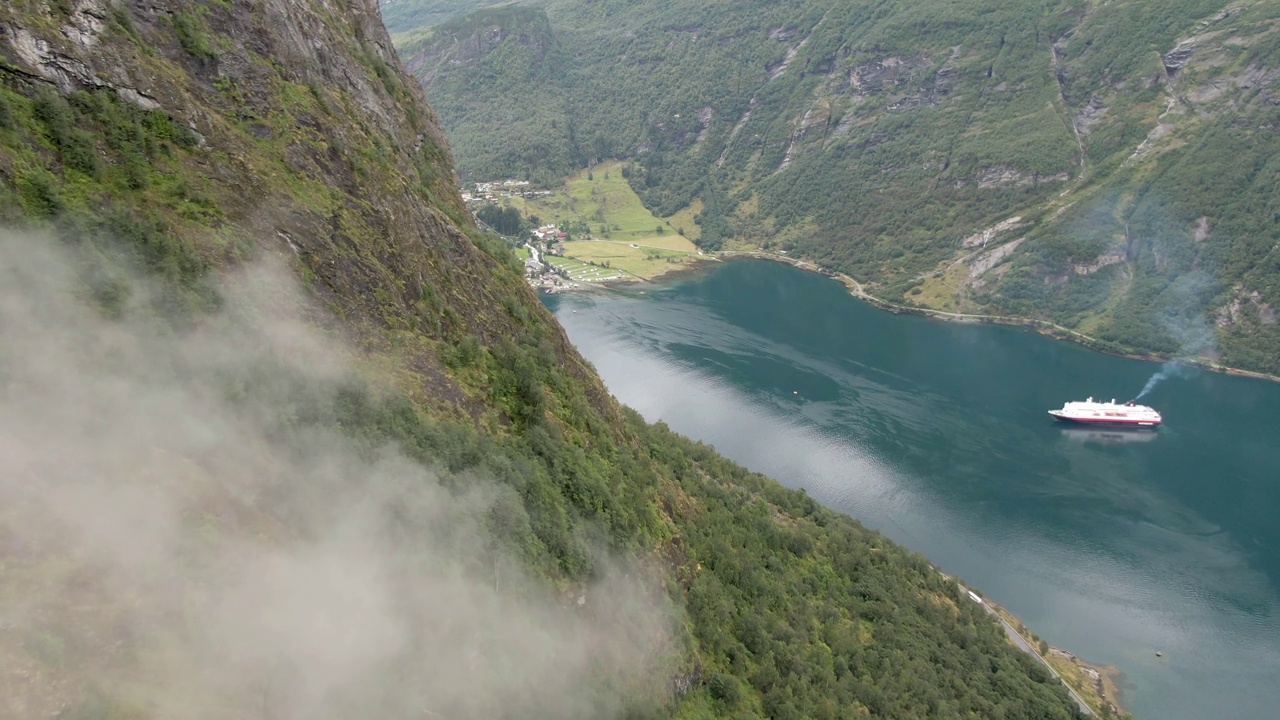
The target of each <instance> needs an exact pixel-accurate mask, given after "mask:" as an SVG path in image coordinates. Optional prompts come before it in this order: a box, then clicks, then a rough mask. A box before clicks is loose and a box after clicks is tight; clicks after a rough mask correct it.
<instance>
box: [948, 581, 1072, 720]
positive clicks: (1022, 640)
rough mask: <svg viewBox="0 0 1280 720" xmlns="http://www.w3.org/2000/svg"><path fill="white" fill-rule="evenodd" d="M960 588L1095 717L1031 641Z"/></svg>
mask: <svg viewBox="0 0 1280 720" xmlns="http://www.w3.org/2000/svg"><path fill="white" fill-rule="evenodd" d="M960 589H961V590H963V591H964V592H966V593H968V594H969V597H971V598H973V599H974V601H975V602H977V603H978V604H979V605H981V606H982V609H983V610H986V611H987V612H988V613H989V614H990V615H991V616H992V617H994V618H995V619H996V620H999V621H1000V627H1003V628H1004V632H1005V634H1006V635H1008V636H1009V639H1010V640H1012V641H1013V644H1014V645H1017V646H1018V647H1020V648H1022V649H1023V651H1025V652H1027V653H1028V654H1030V655H1031V656H1032V657H1034V658H1035V659H1037V660H1039V661H1040V662H1041V663H1042V664H1043V665H1044V666H1045V667H1046V668H1048V669H1049V672H1051V673H1053V676H1054V677H1056V678H1058V680H1059V682H1061V683H1062V686H1063V687H1065V688H1066V689H1067V692H1068V693H1070V694H1071V699H1072V700H1075V701H1076V704H1077V705H1079V706H1080V712H1082V713H1084V714H1085V716H1086V717H1097V715H1095V714H1094V712H1093V710H1092V709H1091V708H1090V707H1089V706H1088V705H1087V704H1085V701H1084V699H1083V698H1081V697H1080V695H1079V694H1078V693H1077V692H1076V691H1075V690H1074V689H1072V687H1071V686H1070V685H1068V684H1067V681H1066V680H1063V679H1062V676H1061V675H1059V674H1058V671H1057V670H1054V669H1053V666H1052V665H1050V664H1049V661H1048V660H1045V659H1044V656H1042V655H1041V654H1040V651H1039V650H1037V649H1036V648H1035V647H1034V646H1032V645H1031V643H1029V642H1027V639H1026V638H1024V637H1022V635H1020V634H1019V633H1018V631H1017V630H1014V629H1013V626H1012V625H1010V624H1009V623H1008V622H1006V621H1005V619H1004V618H1002V617H1000V614H999V613H997V612H996V611H995V610H994V609H992V607H991V606H990V605H988V604H987V602H986V601H985V600H983V599H982V598H980V597H978V595H977V594H976V593H974V592H972V591H970V590H969V588H967V587H965V586H963V585H961V586H960Z"/></svg>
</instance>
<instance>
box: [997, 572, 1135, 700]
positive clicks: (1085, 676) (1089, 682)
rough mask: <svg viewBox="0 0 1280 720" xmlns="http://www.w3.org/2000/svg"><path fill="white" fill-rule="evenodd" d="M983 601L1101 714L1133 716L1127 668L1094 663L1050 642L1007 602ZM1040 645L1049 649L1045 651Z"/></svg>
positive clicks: (1037, 655)
mask: <svg viewBox="0 0 1280 720" xmlns="http://www.w3.org/2000/svg"><path fill="white" fill-rule="evenodd" d="M983 602H984V603H985V604H986V605H987V606H989V607H990V608H992V609H993V610H994V611H995V614H996V616H997V617H999V618H1000V619H1001V620H1002V621H1004V623H1005V625H1006V627H1007V628H1009V629H1012V630H1013V631H1014V632H1016V633H1017V634H1018V635H1019V636H1021V637H1022V639H1023V640H1024V641H1026V642H1027V644H1028V645H1030V646H1031V647H1032V648H1034V649H1035V652H1034V653H1033V654H1034V655H1035V656H1036V657H1038V658H1040V660H1041V662H1043V663H1044V664H1045V665H1047V666H1048V667H1049V669H1050V670H1053V671H1054V673H1055V674H1056V675H1057V676H1058V678H1059V679H1060V680H1062V682H1063V684H1065V685H1066V686H1067V687H1069V688H1071V689H1072V690H1073V691H1074V692H1075V693H1076V694H1077V695H1078V696H1081V697H1082V699H1083V700H1084V701H1085V702H1086V703H1087V704H1088V706H1089V709H1090V710H1092V711H1093V712H1094V713H1095V714H1096V715H1097V716H1099V717H1107V715H1106V714H1105V713H1106V711H1107V710H1109V711H1110V713H1111V715H1112V716H1115V717H1125V716H1129V717H1132V715H1131V714H1130V713H1129V711H1128V710H1126V709H1125V708H1124V704H1123V703H1124V690H1123V688H1124V671H1122V670H1121V669H1120V668H1118V667H1116V666H1115V665H1098V664H1096V663H1091V662H1089V661H1087V660H1084V659H1082V658H1081V657H1079V656H1078V655H1075V654H1074V653H1072V652H1070V651H1067V650H1063V649H1062V648H1060V647H1056V646H1054V645H1050V644H1049V643H1047V642H1045V641H1043V640H1041V639H1040V638H1039V637H1038V636H1037V635H1036V634H1035V633H1034V632H1032V631H1031V629H1030V628H1028V627H1027V625H1026V623H1024V622H1022V620H1021V619H1019V618H1018V616H1016V615H1014V614H1013V613H1011V612H1009V610H1008V609H1006V608H1005V607H1004V606H1003V605H1000V604H999V603H996V602H992V601H991V599H990V598H985V597H984V598H983ZM1040 648H1044V649H1045V650H1044V651H1043V652H1042V651H1041V650H1040ZM1104 708H1105V709H1106V710H1104Z"/></svg>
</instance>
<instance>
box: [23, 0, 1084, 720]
mask: <svg viewBox="0 0 1280 720" xmlns="http://www.w3.org/2000/svg"><path fill="white" fill-rule="evenodd" d="M0 223H2V224H3V225H4V226H6V228H13V229H6V230H5V231H4V235H3V237H0V240H2V241H3V243H4V247H5V248H6V249H11V251H7V252H5V253H2V254H0V255H3V258H2V259H0V274H2V275H3V276H4V278H5V282H4V283H0V314H2V317H3V322H0V334H2V336H3V342H0V374H3V375H4V377H5V378H6V382H5V383H3V385H2V386H0V438H4V447H5V448H6V452H7V453H11V455H10V457H12V458H15V462H17V463H19V470H18V471H15V472H14V473H13V474H10V475H6V477H5V478H4V479H2V480H0V500H3V502H0V567H3V568H4V572H5V583H4V587H3V591H2V592H0V615H3V616H4V617H5V618H11V619H13V621H12V622H9V621H6V623H5V625H4V627H3V628H2V629H0V708H3V712H4V714H6V715H7V716H12V717H16V718H27V717H31V718H35V717H49V716H60V717H67V718H77V717H81V718H84V717H129V718H137V719H139V720H146V719H147V718H152V717H191V718H205V717H209V718H213V717H227V716H237V717H298V716H304V715H305V716H307V717H318V718H329V717H333V718H337V717H349V716H350V715H352V714H373V715H378V716H381V717H410V716H412V717H420V716H421V715H422V713H423V712H424V709H425V711H426V712H429V713H439V714H441V715H445V716H451V717H470V716H475V717H513V718H514V717H530V716H533V717H598V716H600V715H602V714H605V715H616V716H625V717H664V716H674V715H681V716H684V717H689V716H699V715H702V716H710V715H715V714H720V715H726V714H732V715H737V716H743V717H749V716H752V715H755V716H761V715H770V716H773V717H801V716H812V717H839V716H842V715H845V714H850V713H852V714H854V715H855V716H864V717H865V716H871V717H876V716H879V717H904V716H919V717H952V716H958V715H966V714H967V715H999V714H1007V715H1021V716H1027V715H1033V716H1036V717H1046V718H1070V717H1078V716H1079V713H1078V710H1077V709H1076V708H1075V707H1074V706H1073V705H1072V704H1071V702H1070V701H1069V699H1068V698H1067V696H1066V694H1065V692H1064V690H1063V688H1062V687H1061V684H1060V683H1058V682H1057V681H1056V680H1054V679H1053V678H1052V677H1051V676H1049V675H1048V674H1047V673H1046V672H1045V671H1044V670H1043V669H1041V668H1040V667H1038V666H1037V665H1036V664H1035V662H1034V661H1033V660H1031V659H1030V658H1028V657H1026V656H1025V655H1023V654H1022V653H1020V652H1018V651H1017V650H1016V649H1014V648H1012V647H1011V646H1009V645H1008V644H1007V642H1006V641H1005V638H1004V635H1003V633H1002V632H1001V630H1000V628H999V627H998V626H997V625H996V624H995V623H994V621H992V620H991V619H990V618H989V617H987V615H986V614H985V613H984V612H983V611H982V610H980V609H978V608H976V607H974V606H973V603H972V602H971V601H969V600H967V599H966V596H965V595H964V594H962V593H961V591H960V589H959V587H958V586H957V585H956V584H955V581H954V580H950V579H948V578H945V577H943V576H942V575H941V574H940V573H939V572H938V571H937V570H936V569H935V568H934V567H932V566H931V565H930V564H929V563H928V562H927V561H926V560H925V559H924V558H922V557H920V556H919V555H917V554H914V553H911V552H910V551H908V550H906V549H905V548H902V547H900V546H898V545H896V544H893V543H891V542H889V541H887V540H886V539H885V538H883V537H882V536H881V535H879V534H878V533H875V532H872V531H869V530H867V529H866V528H864V527H862V526H861V525H859V524H858V523H856V522H855V521H853V520H852V519H850V518H848V517H846V516H842V515H839V514H836V513H834V512H831V511H828V510H825V509H823V508H821V507H819V506H818V505H817V504H816V503H815V502H814V501H813V500H812V499H811V498H809V497H808V496H806V495H805V494H804V493H802V492H799V491H792V490H788V489H785V488H783V487H782V486H780V485H779V484H778V483H776V482H775V481H772V480H769V479H767V478H764V477H762V476H759V475H756V474H753V473H750V472H748V471H747V470H745V469H744V468H742V467H740V466H738V465H735V464H733V463H731V462H729V461H727V460H725V459H724V458H723V457H721V456H719V455H718V454H716V453H715V452H714V451H713V450H712V449H711V448H708V447H707V446H705V445H702V444H699V443H693V442H691V441H689V440H688V439H685V438H682V437H680V436H678V435H675V434H674V433H671V432H670V430H669V429H667V428H666V427H665V426H662V425H660V424H659V425H650V424H648V423H646V422H644V421H643V419H641V418H640V417H639V416H638V415H637V414H636V413H634V412H633V411H630V410H628V409H626V408H623V407H620V406H619V405H618V404H617V402H616V401H615V400H614V399H613V398H612V397H610V395H609V394H608V392H607V390H606V389H605V388H604V386H603V384H602V382H601V381H600V379H599V377H598V376H597V375H596V374H595V373H594V371H593V370H592V369H591V368H590V366H589V365H588V364H587V363H586V362H585V361H584V360H583V359H582V358H581V356H580V355H579V354H578V353H577V352H576V350H574V349H573V347H572V345H571V344H570V343H569V342H568V340H567V337H566V336H565V334H564V331H563V329H562V328H560V327H559V326H558V324H556V323H555V322H554V319H553V318H552V317H551V315H550V314H549V313H548V312H547V310H546V309H545V308H544V307H542V305H541V303H539V302H538V299H537V298H536V297H535V296H534V295H533V293H532V291H531V290H530V289H529V288H528V286H527V284H526V283H525V282H524V280H523V278H521V277H520V271H519V267H518V264H517V262H516V261H515V259H514V258H513V257H512V253H511V252H510V248H509V246H508V245H506V244H505V243H504V242H503V241H502V240H501V239H499V238H497V237H494V236H492V235H489V234H486V233H484V232H481V231H480V230H478V229H477V228H476V227H475V224H474V222H473V220H472V218H471V217H470V215H469V214H468V213H467V211H466V208H465V207H464V206H463V205H462V203H461V201H460V195H459V193H458V189H457V186H456V183H455V180H454V170H453V166H452V160H451V152H450V149H449V144H448V143H447V142H446V141H445V139H444V136H443V135H442V133H441V132H440V130H439V128H438V126H437V124H436V122H435V119H434V116H433V112H432V110H431V109H430V108H429V107H427V106H426V105H425V104H424V103H423V102H422V97H421V90H420V89H419V88H418V87H417V85H416V83H415V82H414V81H413V80H412V78H411V77H410V76H409V75H408V74H407V73H406V72H405V70H404V69H403V65H402V64H401V63H400V61H399V60H398V59H397V58H396V57H395V56H394V55H393V54H392V52H391V49H390V40H389V36H388V35H387V32H386V30H385V28H384V27H383V26H382V24H381V22H380V19H379V11H378V6H377V4H376V3H375V2H374V0H346V1H343V2H336V3H331V2H323V1H321V0H314V1H311V2H297V1H294V0H256V1H254V2H244V3H230V2H226V3H223V2H215V3H199V2H194V1H187V0H161V1H159V2H150V3H134V2H110V1H108V0H68V2H63V3H54V4H46V3H42V2H38V1H37V0H19V2H16V3H11V4H8V5H5V6H3V7H0ZM14 233H16V235H14ZM59 258H60V259H59ZM263 265H265V266H267V267H266V269H263V267H262V266H263ZM273 268H274V269H273ZM295 285H296V286H298V289H297V292H296V293H295ZM903 658H912V659H913V660H912V661H911V662H902V660H903Z"/></svg>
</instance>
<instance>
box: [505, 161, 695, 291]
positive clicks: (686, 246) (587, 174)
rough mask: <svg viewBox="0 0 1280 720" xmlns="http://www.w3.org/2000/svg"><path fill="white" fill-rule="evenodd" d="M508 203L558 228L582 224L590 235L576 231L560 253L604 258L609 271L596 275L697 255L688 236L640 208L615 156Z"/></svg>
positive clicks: (673, 263) (649, 274)
mask: <svg viewBox="0 0 1280 720" xmlns="http://www.w3.org/2000/svg"><path fill="white" fill-rule="evenodd" d="M512 203H513V204H514V205H515V207H516V208H517V209H519V210H520V212H521V213H522V214H523V215H526V216H528V215H536V216H538V217H539V218H540V219H541V220H542V222H544V223H555V224H556V225H558V226H560V227H562V228H572V227H575V226H577V227H580V226H581V225H580V224H585V225H586V226H587V228H589V229H590V231H591V236H590V237H589V238H585V237H582V236H581V233H580V232H579V233H578V234H575V235H574V238H575V239H574V240H573V241H571V242H568V243H565V258H563V259H564V260H568V259H576V260H581V261H583V262H584V263H585V262H594V263H596V264H597V265H604V264H605V263H608V264H609V267H607V268H602V269H603V270H613V271H614V272H611V273H610V272H601V273H596V274H595V275H600V276H604V275H615V276H616V275H620V276H621V277H620V278H618V279H627V278H631V279H635V278H642V279H650V278H654V277H657V276H658V275H662V274H663V273H666V272H670V271H671V270H673V269H677V268H680V267H682V266H683V265H685V264H686V263H687V262H689V261H690V260H691V259H693V258H696V257H697V256H698V255H699V252H698V249H697V248H696V247H695V246H694V244H693V243H692V242H690V241H689V240H688V239H687V238H685V237H683V236H681V235H680V234H679V233H677V232H676V229H675V228H674V227H673V226H672V225H671V224H670V223H669V222H667V221H664V220H662V219H661V218H658V217H656V216H655V215H654V214H653V213H651V212H649V210H648V209H647V208H645V206H644V203H643V202H641V201H640V196H638V195H636V193H635V191H633V190H632V189H631V186H630V185H629V184H628V183H627V181H626V179H624V178H623V177H622V163H619V162H606V163H601V164H599V165H596V166H595V167H594V168H592V169H591V170H590V171H587V170H584V171H582V172H580V173H578V174H577V175H575V176H573V177H571V178H569V179H568V180H567V181H566V182H565V185H564V187H563V188H561V189H560V190H558V191H556V192H555V193H553V194H552V195H548V196H544V197H540V198H532V199H525V198H515V199H513V200H512ZM690 220H691V219H690ZM552 262H553V263H554V264H557V266H558V265H559V264H560V263H558V262H557V261H556V260H552ZM571 274H572V271H571Z"/></svg>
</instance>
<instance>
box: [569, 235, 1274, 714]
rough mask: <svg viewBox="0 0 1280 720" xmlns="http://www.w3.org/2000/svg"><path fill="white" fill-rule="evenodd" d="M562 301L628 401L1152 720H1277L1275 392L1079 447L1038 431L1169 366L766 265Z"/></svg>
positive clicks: (1054, 431)
mask: <svg viewBox="0 0 1280 720" xmlns="http://www.w3.org/2000/svg"><path fill="white" fill-rule="evenodd" d="M546 303H547V304H548V306H549V307H550V308H551V309H552V311H553V312H555V313H556V315H557V317H558V318H559V319H560V322H561V323H562V324H563V325H564V326H565V328H566V329H567V330H568V333H569V337H570V339H571V340H572V341H573V342H574V344H575V345H577V347H578V348H579V349H580V350H581V351H582V353H583V354H584V355H585V356H586V357H587V359H588V360H590V361H591V362H592V363H593V364H594V365H595V366H596V369H597V370H599V372H600V374H601V375H602V376H603V377H604V379H605V382H606V383H607V385H608V386H609V389H610V390H611V391H612V392H613V394H614V395H616V396H617V397H618V399H619V400H621V401H622V402H624V403H626V404H628V405H630V406H632V407H634V408H635V409H636V410H638V411H639V412H641V413H642V414H643V415H644V416H645V417H646V418H648V419H649V420H651V421H656V420H663V421H665V422H666V423H667V424H668V425H670V426H671V427H672V428H674V429H675V430H677V431H679V432H681V433H684V434H686V435H688V436H691V437H694V438H697V439H700V440H704V441H706V442H708V443H710V444H712V445H714V446H715V447H716V448H717V449H718V450H719V451H720V452H722V453H724V454H725V455H727V456H729V457H731V458H733V459H735V460H737V461H739V462H741V463H743V464H744V465H746V466H748V467H750V468H752V469H754V470H758V471H761V472H764V473H767V474H769V475H771V476H773V477H775V478H777V479H778V480H780V481H782V482H783V483H784V484H787V485H790V486H793V487H803V488H805V489H806V490H807V491H808V492H809V493H810V494H811V495H812V496H814V497H815V498H816V499H818V500H819V501H821V502H823V503H824V504H826V505H827V506H829V507H832V508H834V509H837V510H841V511H843V512H846V513H848V514H849V515H852V516H853V517H855V518H857V519H858V520H860V521H861V522H863V523H864V524H866V525H868V526H870V527H873V528H876V529H878V530H880V531H882V532H883V533H885V534H886V535H888V536H889V537H891V538H893V539H894V540H897V541H899V542H901V543H903V544H905V545H907V546H908V547H910V548H912V549H914V550H917V551H919V552H921V553H923V554H924V555H926V556H927V557H928V558H929V559H930V560H931V561H933V562H934V563H935V564H936V565H938V566H939V567H940V568H941V569H942V570H944V571H946V572H948V573H952V574H955V575H958V576H960V577H961V578H962V579H963V580H964V581H965V582H967V583H968V584H970V585H971V586H972V587H973V588H975V589H977V590H978V591H980V592H981V593H982V594H985V595H987V596H989V597H990V598H991V599H993V600H995V601H997V602H999V603H1002V604H1004V605H1005V606H1006V607H1008V608H1009V609H1010V610H1011V611H1013V612H1014V613H1015V614H1017V615H1018V616H1019V617H1021V618H1022V619H1023V620H1024V621H1025V622H1026V623H1027V624H1028V625H1029V626H1030V627H1032V629H1034V630H1035V631H1036V632H1037V634H1039V635H1040V636H1041V637H1042V638H1044V639H1046V640H1048V641H1049V642H1050V643H1051V644H1054V645H1057V646H1059V647H1063V648H1066V649H1068V650H1070V651H1072V652H1075V653H1077V654H1078V655H1080V656H1082V657H1084V658H1086V659H1088V660H1091V661H1094V662H1100V663H1111V664H1115V665H1118V666H1119V667H1120V668H1121V669H1122V670H1123V671H1124V673H1125V675H1126V687H1125V695H1124V698H1123V700H1124V704H1125V705H1126V707H1127V708H1128V709H1129V710H1131V711H1133V712H1134V713H1135V714H1136V715H1137V717H1138V718H1142V719H1153V718H1161V719H1184V718H1185V719H1187V720H1191V719H1193V718H1194V719H1196V720H1199V719H1201V718H1239V719H1241V720H1249V719H1251V718H1258V719H1262V718H1275V717H1277V716H1280V710H1277V708H1280V384H1273V383H1268V382H1265V381H1260V380H1251V379H1246V378H1239V377H1227V376H1223V375H1216V374H1211V373H1199V374H1196V375H1194V376H1193V377H1190V378H1173V379H1169V380H1167V381H1165V382H1163V383H1162V384H1160V385H1159V386H1157V387H1156V388H1155V389H1154V390H1153V391H1152V392H1151V393H1150V395H1148V396H1147V398H1145V399H1144V402H1147V403H1149V404H1151V405H1152V406H1153V407H1155V408H1157V409H1158V410H1160V411H1161V412H1162V413H1164V416H1165V425H1164V427H1162V428H1161V429H1160V430H1159V431H1158V432H1154V433H1152V432H1138V433H1134V432H1122V431H1101V430H1090V429H1070V428H1066V427H1063V426H1060V425H1057V424H1055V423H1054V421H1053V420H1052V419H1051V418H1050V417H1049V416H1048V415H1047V414H1046V412H1045V411H1046V410H1048V409H1049V408H1053V407H1060V406H1061V404H1062V403H1063V401H1066V400H1083V399H1084V398H1085V397H1086V396H1089V395H1092V396H1094V397H1095V399H1106V400H1110V399H1111V398H1113V397H1114V398H1116V399H1117V400H1120V401H1124V400H1128V399H1131V398H1132V397H1133V396H1134V395H1136V394H1137V393H1138V391H1139V390H1141V389H1142V387H1143V385H1144V384H1145V383H1146V381H1147V379H1148V378H1149V377H1150V376H1151V375H1152V374H1153V373H1154V372H1155V371H1157V370H1158V369H1159V367H1160V366H1159V365H1157V364H1155V363H1148V362H1140V361H1133V360H1125V359H1121V358H1115V357H1110V356H1106V355H1102V354H1099V353H1095V352H1092V351H1089V350H1086V349H1084V348H1081V347H1079V346H1076V345H1072V344H1069V343H1063V342H1058V341H1053V340H1050V339H1048V338H1045V337H1041V336H1039V335H1036V334H1034V333H1031V332H1028V331H1025V330H1022V329H1018V328H1009V327H999V326H991V325H959V324H949V323H942V322H938V321H933V320H928V319H924V318H917V317H910V316H901V315H893V314H890V313H886V312H882V311H880V310H876V309H875V308H873V307H871V306H869V305H867V304H865V303H863V302H860V301H858V300H855V299H854V298H852V297H850V296H849V295H848V294H847V293H846V292H845V290H844V289H843V288H842V287H841V286H840V285H839V284H837V283H836V282H834V281H832V280H830V279H828V278H825V277H822V276H820V275H816V274H813V273H807V272H803V271H800V270H796V269H794V268H792V267H790V266H787V265H783V264H780V263H772V262H767V261H747V260H743V261H733V262H727V263H723V264H719V265H717V266H715V267H714V268H713V269H711V270H708V271H705V272H700V273H698V274H696V275H693V276H690V277H686V278H684V279H682V280H680V281H678V282H675V283H673V284H670V285H667V286H664V287H658V286H648V287H646V288H644V293H643V294H641V292H640V288H636V289H631V290H627V291H624V292H614V293H605V292H600V293H591V294H583V295H568V296H564V295H562V296H551V297H547V298H546ZM1157 651H1159V652H1160V653H1162V656H1161V657H1157V656H1156V652H1157Z"/></svg>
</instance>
